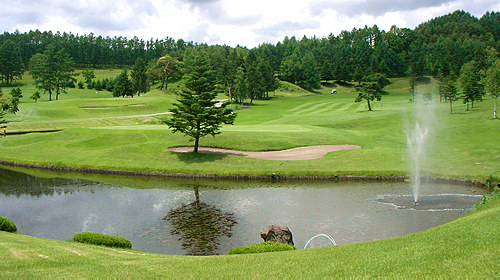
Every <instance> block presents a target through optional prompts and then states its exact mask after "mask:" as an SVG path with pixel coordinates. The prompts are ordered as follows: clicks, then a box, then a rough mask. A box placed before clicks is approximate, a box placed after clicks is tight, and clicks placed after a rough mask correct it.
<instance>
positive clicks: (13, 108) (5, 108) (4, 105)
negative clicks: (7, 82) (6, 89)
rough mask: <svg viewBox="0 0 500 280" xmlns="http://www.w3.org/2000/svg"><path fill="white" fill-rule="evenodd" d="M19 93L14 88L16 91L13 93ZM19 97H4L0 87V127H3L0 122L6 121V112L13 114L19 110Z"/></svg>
mask: <svg viewBox="0 0 500 280" xmlns="http://www.w3.org/2000/svg"><path fill="white" fill-rule="evenodd" d="M17 94H19V93H18V92H17V90H16V93H15V94H14V95H17ZM18 105H19V98H18V97H12V98H4V97H3V94H2V89H1V88H0V128H4V127H5V126H3V125H2V124H4V123H6V122H7V121H6V120H5V114H6V113H11V114H15V113H17V112H18V111H19V107H18Z"/></svg>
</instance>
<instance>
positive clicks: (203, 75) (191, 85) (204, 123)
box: [166, 53, 236, 153]
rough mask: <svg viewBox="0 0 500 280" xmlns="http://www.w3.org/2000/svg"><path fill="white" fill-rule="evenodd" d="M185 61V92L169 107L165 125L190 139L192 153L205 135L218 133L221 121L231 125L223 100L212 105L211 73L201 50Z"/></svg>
mask: <svg viewBox="0 0 500 280" xmlns="http://www.w3.org/2000/svg"><path fill="white" fill-rule="evenodd" d="M190 59H191V60H188V65H189V73H188V74H187V75H186V87H187V89H188V90H187V91H183V92H181V93H180V94H179V95H180V98H179V99H178V102H179V103H176V104H174V106H175V107H174V108H173V109H172V110H171V112H172V118H171V119H169V120H167V121H166V124H167V125H168V126H169V127H170V129H172V130H173V132H174V133H175V132H181V133H183V134H186V135H187V136H190V137H192V138H193V139H194V141H195V145H194V152H195V153H197V152H198V145H199V140H200V138H201V137H203V136H206V135H212V136H215V135H217V134H219V133H220V128H221V125H222V124H233V122H234V118H235V117H236V115H235V114H233V111H232V110H231V109H229V108H226V106H227V103H224V104H223V105H222V106H221V107H215V103H216V101H215V100H214V99H215V97H216V93H215V92H214V83H213V82H214V81H213V72H212V70H211V69H210V65H209V63H208V57H207V56H206V54H204V53H198V54H196V55H194V56H193V57H191V58H190Z"/></svg>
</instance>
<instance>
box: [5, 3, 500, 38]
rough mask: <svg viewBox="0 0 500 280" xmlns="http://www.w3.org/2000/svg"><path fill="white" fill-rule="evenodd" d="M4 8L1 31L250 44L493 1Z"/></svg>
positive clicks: (492, 6)
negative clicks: (59, 32) (166, 38)
mask: <svg viewBox="0 0 500 280" xmlns="http://www.w3.org/2000/svg"><path fill="white" fill-rule="evenodd" d="M11 2H13V3H7V4H4V5H2V6H3V7H2V10H0V26H2V27H3V28H4V30H3V31H9V32H12V31H14V30H16V29H18V30H19V31H21V32H24V31H29V30H34V29H39V30H41V31H45V30H51V31H53V32H56V31H61V32H72V33H79V34H82V33H90V32H93V33H94V34H97V35H103V36H111V37H113V36H125V37H128V38H131V37H133V36H137V37H139V38H143V39H150V38H159V39H161V38H165V37H171V38H174V39H179V38H182V39H184V40H187V41H191V40H192V41H195V42H199V43H208V44H227V45H230V46H236V45H237V44H239V45H243V46H248V47H254V46H256V45H258V44H259V43H263V42H271V43H275V42H277V41H281V40H282V39H283V38H284V36H296V37H298V38H301V37H302V36H304V35H306V36H308V37H312V36H317V37H324V36H327V35H328V34H330V33H333V34H335V35H336V34H338V33H340V31H342V30H351V29H352V28H355V27H356V28H362V27H363V26H365V25H368V26H373V25H374V24H377V25H378V26H379V28H380V29H384V30H387V29H389V28H390V26H392V25H397V26H398V27H409V28H414V27H415V26H416V25H418V24H419V23H422V22H425V21H427V20H430V19H431V18H433V17H436V16H440V15H444V14H446V13H450V12H453V11H455V10H457V9H462V10H466V11H469V12H470V13H472V14H473V15H475V16H477V17H480V16H481V15H482V14H484V13H485V12H486V11H498V10H499V9H500V4H499V3H497V2H498V1H493V0H478V1H465V0H437V1H434V0H420V1H415V0H402V1H391V2H389V1H383V0H371V1H368V0H334V1H327V0H309V1H307V0H303V1H297V0H289V1H285V0H277V1H269V0H254V1H235V0H233V1H231V0H143V1H134V0H121V1H116V0H79V1H63V0H18V1H11Z"/></svg>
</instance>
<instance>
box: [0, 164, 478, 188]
mask: <svg viewBox="0 0 500 280" xmlns="http://www.w3.org/2000/svg"><path fill="white" fill-rule="evenodd" d="M1 165H3V166H11V167H24V168H31V169H39V170H47V171H56V172H58V171H62V172H75V173H82V174H101V175H121V176H131V177H163V178H182V179H212V180H217V179H221V180H276V181H393V182H403V181H405V180H408V179H409V178H410V177H409V176H376V175H280V174H274V173H272V174H269V175H243V174H191V173H166V172H151V171H129V170H115V169H100V168H80V167H66V166H56V165H40V164H31V163H18V162H12V161H5V160H0V166H1ZM425 179H426V180H429V181H431V182H435V183H449V184H460V185H471V186H485V183H483V182H481V181H478V180H470V179H456V178H441V177H426V178H425Z"/></svg>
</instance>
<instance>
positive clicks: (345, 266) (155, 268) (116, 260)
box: [0, 201, 500, 279]
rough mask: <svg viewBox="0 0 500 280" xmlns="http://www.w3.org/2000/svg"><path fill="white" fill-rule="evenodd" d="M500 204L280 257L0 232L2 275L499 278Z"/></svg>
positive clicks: (6, 276) (68, 276)
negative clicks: (175, 251) (173, 252)
mask: <svg viewBox="0 0 500 280" xmlns="http://www.w3.org/2000/svg"><path fill="white" fill-rule="evenodd" d="M499 228H500V201H496V202H493V203H491V204H489V205H487V206H486V207H484V208H482V209H480V210H475V211H473V212H471V213H469V214H467V215H465V216H462V217H460V218H458V219H456V220H453V221H451V222H448V223H446V224H443V225H441V226H438V227H435V228H431V229H429V230H426V231H423V232H419V233H415V234H411V235H407V236H403V237H397V238H392V239H386V240H380V241H374V242H367V243H358V244H349V245H341V246H335V247H333V246H331V247H323V248H316V249H307V250H296V251H287V252H277V253H261V254H250V255H231V256H206V257H192V256H168V255H158V254H150V253H146V252H140V251H133V250H126V249H115V248H106V247H99V246H92V245H86V244H77V243H72V242H65V241H56V240H47V239H42V238H33V237H28V236H24V235H21V234H13V233H6V232H0V271H1V272H0V277H1V278H8V279H19V278H34V277H36V278H51V279H53V278H96V277H98V278H140V279H143V278H148V279H151V278H167V279H170V278H182V279H186V278H187V279H207V278H220V279H236V278H237V279H255V278H273V279H282V278H294V279H311V278H314V279H319V278H321V279H324V278H399V279H402V278H404V279H423V278H424V279H425V278H443V279H457V278H459V279H464V278H466V279H469V278H472V279H498V278H499V277H500V269H499V267H500V259H499V258H498V255H499V252H500V242H498V241H499V240H500V231H499V230H498V229H499Z"/></svg>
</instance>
